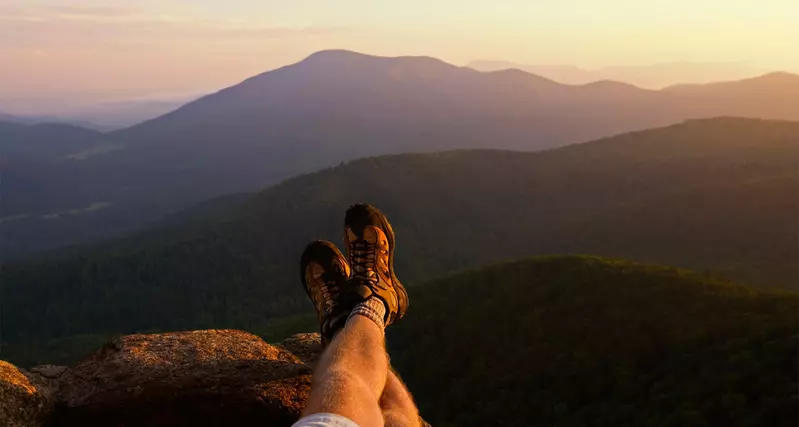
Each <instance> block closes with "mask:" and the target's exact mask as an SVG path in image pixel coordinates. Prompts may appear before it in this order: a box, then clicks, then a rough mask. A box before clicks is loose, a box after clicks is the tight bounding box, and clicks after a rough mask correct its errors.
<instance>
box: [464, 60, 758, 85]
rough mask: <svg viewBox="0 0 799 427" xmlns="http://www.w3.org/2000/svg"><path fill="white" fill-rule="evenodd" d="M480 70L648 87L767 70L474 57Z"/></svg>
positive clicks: (751, 74)
mask: <svg viewBox="0 0 799 427" xmlns="http://www.w3.org/2000/svg"><path fill="white" fill-rule="evenodd" d="M468 66H469V67H470V68H474V69H475V70H478V71H487V72H490V71H501V70H508V69H517V70H522V71H526V72H528V73H532V74H537V75H539V76H542V77H546V78H548V79H552V80H554V81H556V82H559V83H564V84H572V85H582V84H588V83H592V82H596V81H602V80H614V81H619V82H624V83H628V84H631V85H634V86H638V87H641V88H646V89H663V88H665V87H668V86H673V85H677V84H686V83H712V82H717V81H730V80H741V79H746V78H751V77H756V76H759V75H763V74H766V73H767V71H766V70H763V69H760V68H756V67H752V66H748V65H746V64H742V63H713V62H671V63H662V64H655V65H640V66H616V67H603V68H598V69H585V68H580V67H575V66H573V65H535V64H522V63H517V62H511V61H486V60H480V61H472V62H470V63H469V65H468Z"/></svg>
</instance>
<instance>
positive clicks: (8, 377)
mask: <svg viewBox="0 0 799 427" xmlns="http://www.w3.org/2000/svg"><path fill="white" fill-rule="evenodd" d="M51 407H52V393H51V391H50V389H49V388H48V387H47V385H46V384H37V382H36V381H32V380H31V379H30V378H28V376H27V375H25V373H24V372H23V371H21V370H19V369H17V367H16V366H14V365H11V364H9V363H6V362H3V361H0V427H33V426H39V425H41V423H42V422H43V421H44V418H45V417H46V416H47V414H48V412H49V411H50V409H51Z"/></svg>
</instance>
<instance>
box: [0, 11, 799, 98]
mask: <svg viewBox="0 0 799 427" xmlns="http://www.w3.org/2000/svg"><path fill="white" fill-rule="evenodd" d="M797 23H799V1H797V0H767V1H759V2H755V1H752V0H668V1H663V0H651V1H640V0H635V1H634V0H603V1H597V0H563V1H549V0H547V1H543V0H497V1H492V2H485V1H482V0H480V1H474V0H435V1H429V0H403V1H391V2H389V1H377V0H335V1H331V0H292V1H281V2H276V1H269V0H226V1H218V0H195V1H182V0H140V1H135V2H133V1H121V0H86V1H59V0H54V1H38V0H0V61H2V64H1V65H0V98H4V99H15V98H36V97H40V98H53V99H63V98H73V99H75V100H85V101H89V100H100V99H104V100H108V99H124V98H136V97H157V96H173V95H174V96H180V95H185V94H192V93H199V92H207V91H211V90H215V89H219V88H221V87H223V86H227V85H231V84H234V83H236V82H238V81H240V80H242V79H244V78H247V77H249V76H252V75H255V74H258V73H260V72H263V71H266V70H268V69H272V68H275V67H278V66H281V65H284V64H287V63H290V62H295V61H297V60H300V59H302V58H303V57H305V56H307V55H309V54H310V53H312V52H314V51H318V50H323V49H330V48H343V49H350V50H356V51H360V52H364V53H373V54H380V55H387V56H393V55H405V54H412V55H430V56H435V57H438V58H441V59H443V60H445V61H448V62H452V63H455V64H466V63H468V62H469V61H471V60H475V59H503V60H509V61H515V62H522V63H535V64H571V65H577V66H581V67H601V66H608V65H636V64H652V63H661V62H672V61H695V62H742V63H745V64H747V65H749V66H753V67H757V68H762V69H764V70H767V71H770V70H788V71H796V70H799V25H797Z"/></svg>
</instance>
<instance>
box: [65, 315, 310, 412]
mask: <svg viewBox="0 0 799 427" xmlns="http://www.w3.org/2000/svg"><path fill="white" fill-rule="evenodd" d="M60 383H61V387H60V389H59V394H58V397H59V402H60V408H59V410H58V416H57V418H58V423H57V425H58V426H61V427H67V426H86V425H108V426H215V425H218V426H227V425H259V426H287V427H288V426H290V425H291V424H292V423H293V422H295V421H296V420H297V419H298V418H299V415H300V411H301V409H302V407H303V405H304V403H305V400H306V398H307V396H308V392H309V391H310V385H311V369H310V367H308V366H307V365H305V364H303V363H302V361H301V360H300V359H298V358H297V357H295V356H294V355H292V354H291V353H290V352H288V351H287V350H285V349H283V348H280V347H276V346H271V345H269V344H267V343H266V342H264V341H263V340H261V339H260V338H258V337H256V336H255V335H252V334H248V333H245V332H241V331H232V330H209V331H195V332H178V333H168V334H154V335H131V336H126V337H121V338H118V339H116V340H115V341H113V342H112V343H110V344H108V345H107V346H106V347H105V348H103V349H101V350H100V351H98V352H97V353H96V354H94V355H93V356H92V357H90V358H89V359H87V360H85V361H84V362H82V363H80V364H78V365H77V366H75V367H74V368H71V369H69V370H67V371H66V372H65V373H63V375H62V376H61V378H60Z"/></svg>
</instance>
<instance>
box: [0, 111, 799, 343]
mask: <svg viewBox="0 0 799 427" xmlns="http://www.w3.org/2000/svg"><path fill="white" fill-rule="evenodd" d="M797 149H799V124H796V123H790V122H768V121H758V120H743V119H714V120H702V121H691V122H687V123H684V124H681V125H676V126H671V127H667V128H662V129H655V130H651V131H644V132H637V133H631V134H627V135H623V136H619V137H615V138H609V139H605V140H600V141H596V142H592V143H587V144H582V145H577V146H572V147H567V148H562V149H557V150H552V151H547V152H542V153H515V152H505V151H456V152H446V153H439V154H425V155H399V156H388V157H378V158H370V159H364V160H359V161H354V162H351V163H348V164H346V165H342V166H340V167H337V168H333V169H329V170H325V171H322V172H319V173H315V174H310V175H305V176H301V177H298V178H295V179H291V180H289V181H286V182H285V183H283V184H281V185H279V186H276V187H273V188H270V189H268V190H265V191H263V192H261V193H259V194H258V195H257V196H255V197H254V198H253V199H251V200H250V201H249V202H245V204H244V205H243V206H242V207H241V208H240V209H238V210H234V212H231V213H230V214H228V215H227V216H223V218H221V219H219V220H217V221H212V222H209V223H202V222H200V223H194V224H193V225H190V226H185V227H180V226H176V227H162V228H160V229H157V230H155V231H153V232H150V233H144V234H141V235H139V236H134V237H131V238H128V239H124V240H120V241H117V242H112V243H109V244H105V245H101V246H98V247H94V248H77V249H74V250H71V251H66V252H62V253H59V254H57V255H53V256H51V257H45V258H40V259H38V260H32V261H28V262H26V263H18V264H6V265H5V266H4V269H3V272H2V273H1V274H0V279H2V281H3V288H2V300H3V303H4V314H3V316H4V319H3V320H4V321H3V330H2V333H3V337H4V340H6V341H8V342H12V343H14V342H16V343H19V342H36V341H41V340H46V339H51V338H59V337H66V336H72V335H80V334H94V333H111V334H114V333H125V332H132V331H139V330H152V329H161V330H173V329H196V328H208V327H235V328H242V329H250V330H252V329H257V328H260V327H261V326H262V325H263V324H264V323H265V322H268V321H269V319H271V318H276V317H284V316H290V315H295V314H300V313H306V312H307V311H308V310H310V307H309V306H308V305H307V303H306V301H305V297H304V294H303V292H302V290H301V289H300V286H299V284H298V283H297V282H296V269H297V262H298V257H299V254H300V253H301V251H302V249H303V247H304V245H305V244H306V243H307V242H308V241H310V240H312V239H316V238H328V239H331V240H334V241H336V242H338V241H340V237H341V223H342V220H343V219H342V215H343V212H344V210H345V209H346V207H347V206H349V205H350V204H351V203H353V202H358V201H368V202H371V203H373V204H375V205H377V206H379V207H380V208H381V209H383V210H384V211H385V212H386V213H387V214H388V216H389V218H390V219H391V220H392V222H393V224H394V226H395V229H396V230H397V234H398V243H399V245H398V248H397V269H398V272H399V274H400V275H401V276H402V277H403V278H404V280H405V281H406V282H407V283H408V284H409V285H411V286H413V285H416V284H420V283H423V282H425V281H427V280H429V279H431V278H434V277H438V276H443V275H446V274H449V273H451V272H454V271H458V270H462V269H465V268H474V267H478V266H482V265H486V264H490V263H494V262H499V261H503V260H507V259H510V258H518V257H523V256H529V255H535V254H548V253H563V252H571V253H597V254H610V255H614V256H624V257H629V258H632V259H636V260H643V261H651V262H666V263H671V264H674V265H677V266H687V267H692V268H696V269H700V270H703V271H707V272H709V273H711V274H713V275H716V276H726V277H732V278H738V279H741V280H744V281H746V282H748V283H752V284H757V285H762V286H782V287H795V286H796V284H797V278H796V272H795V269H794V267H795V264H796V259H797V254H796V251H797V248H796V246H795V236H796V230H797V221H799V219H798V218H797V216H796V215H794V214H792V212H796V204H797V203H799V200H797V198H796V197H795V195H796V193H795V188H794V187H793V186H791V185H790V182H791V179H794V177H796V174H797V165H796V153H797ZM234 199H235V200H236V203H240V202H241V201H240V199H239V198H238V197H236V198H234ZM216 209H219V207H214V208H213V210H214V211H215V212H218V211H217V210H216Z"/></svg>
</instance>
